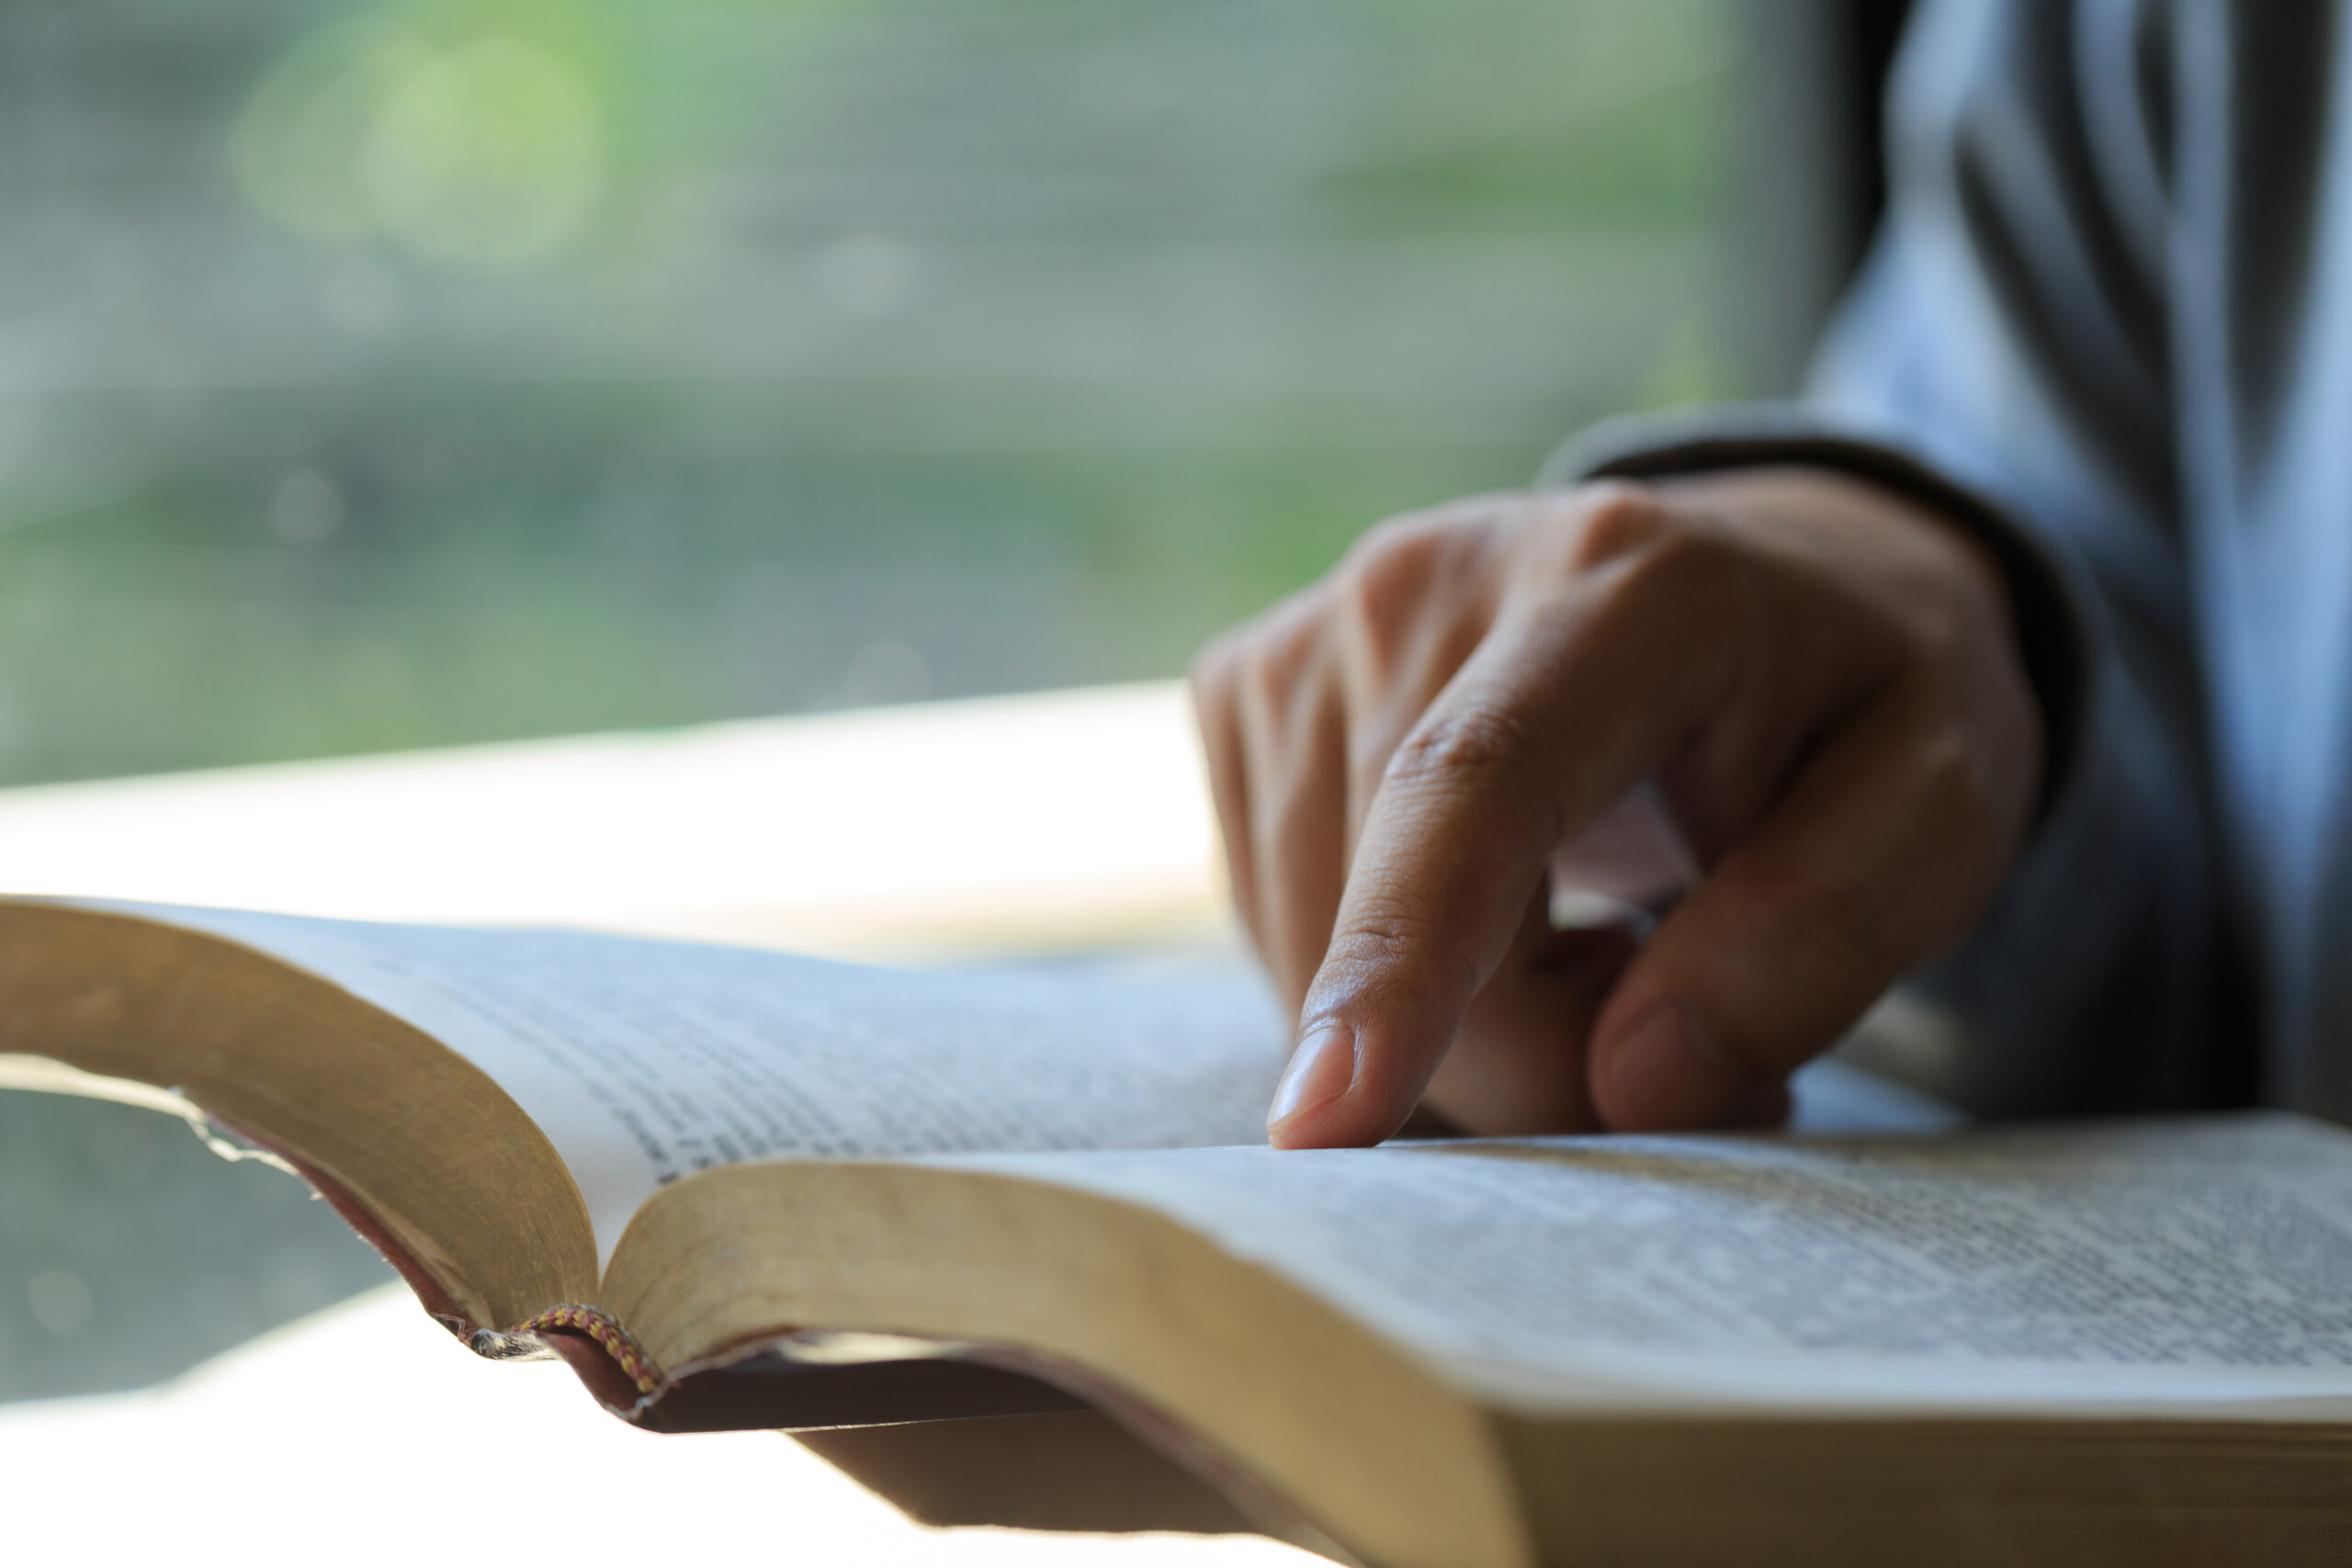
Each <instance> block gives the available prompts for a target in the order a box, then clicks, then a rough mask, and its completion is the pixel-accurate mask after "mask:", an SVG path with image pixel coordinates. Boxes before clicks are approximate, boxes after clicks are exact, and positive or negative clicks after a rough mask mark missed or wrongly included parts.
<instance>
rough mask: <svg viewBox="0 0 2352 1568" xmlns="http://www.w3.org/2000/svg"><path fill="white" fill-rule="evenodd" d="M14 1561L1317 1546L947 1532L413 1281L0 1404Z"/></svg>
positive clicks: (1108, 1553) (977, 1553) (1232, 1561)
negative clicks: (215, 1355)
mask: <svg viewBox="0 0 2352 1568" xmlns="http://www.w3.org/2000/svg"><path fill="white" fill-rule="evenodd" d="M0 1478H5V1479H0V1486H5V1487H6V1493H7V1496H8V1525H7V1534H6V1540H7V1545H8V1560H9V1561H11V1562H25V1563H31V1562H61V1563H62V1562H87V1563H98V1562H125V1563H128V1562H155V1563H170V1564H174V1565H187V1568H196V1565H201V1564H209V1563H216V1562H217V1563H222V1564H229V1563H236V1564H245V1563H254V1562H316V1563H330V1562H332V1563H338V1564H372V1563H379V1562H380V1563H402V1564H413V1563H418V1562H569V1563H595V1562H656V1561H661V1562H729V1563H745V1564H752V1563H763V1562H775V1563H809V1564H822V1565H824V1568H880V1565H882V1564H893V1565H895V1564H899V1563H906V1564H910V1565H912V1564H922V1565H928V1564H933V1563H937V1564H942V1565H953V1564H966V1563H969V1564H1004V1565H1007V1568H1010V1565H1011V1564H1014V1563H1037V1564H1040V1565H1045V1568H1051V1565H1053V1564H1058V1563H1069V1564H1072V1565H1076V1564H1079V1563H1092V1562H1116V1563H1123V1564H1127V1563H1131V1564H1134V1565H1135V1568H1157V1565H1162V1564H1164V1565H1166V1568H1178V1565H1180V1564H1182V1565H1198V1568H1244V1565H1247V1564H1255V1565H1259V1568H1280V1565H1283V1564H1297V1565H1301V1568H1304V1565H1305V1564H1307V1563H1311V1562H1317V1561H1319V1560H1318V1559H1317V1558H1314V1557H1311V1556H1309V1555H1308V1554H1306V1553H1305V1552H1302V1551H1295V1550H1294V1549H1292V1548H1290V1547H1286V1546H1281V1545H1278V1544H1276V1543H1274V1542H1272V1541H1267V1540H1257V1539H1254V1538H1249V1537H1232V1538H1204V1537H1190V1536H1130V1537H1104V1536H1056V1535H1042V1534H1034V1533H1029V1532H1023V1531H1014V1530H994V1529H964V1530H931V1529H923V1528H922V1527H921V1526H918V1525H913V1524H910V1523H909V1522H907V1520H906V1519H905V1518H903V1517H900V1516H899V1514H898V1513H897V1512H896V1511H894V1510H893V1509H892V1508H891V1507H890V1506H888V1504H886V1503H883V1502H882V1501H881V1500H880V1499H878V1498H876V1497H873V1496H870V1495H867V1494H866V1493H865V1491H863V1490H862V1489H861V1488H859V1486H858V1485H857V1484H856V1483H854V1482H853V1481H851V1480H849V1479H848V1478H847V1477H846V1476H843V1475H842V1474H841V1473H839V1472H836V1471H834V1470H832V1469H831V1468H830V1467H828V1466H827V1465H826V1464H825V1463H824V1462H823V1461H820V1460H819V1459H818V1458H816V1456H814V1455H813V1454H810V1453H809V1452H808V1451H806V1450H803V1449H802V1448H800V1447H799V1445H797V1444H796V1443H793V1442H791V1441H790V1440H789V1439H787V1438H782V1437H779V1436H777V1435H776V1434H775V1433H773V1432H729V1433H718V1434H713V1435H709V1436H703V1437H655V1436H651V1435H650V1434H647V1433H644V1432H639V1431H637V1430H635V1429H634V1428H632V1427H626V1426H623V1425H622V1424H621V1423H620V1422H618V1421H616V1420H613V1419H612V1418H611V1417H609V1416H605V1415H603V1414H602V1413H600V1412H599V1411H598V1410H597V1409H596V1407H595V1406H594V1404H593V1403H591V1401H590V1400H589V1398H588V1396H587V1394H586V1393H583V1392H582V1389H581V1387H580V1385H579V1383H578V1382H577V1381H575V1380H574V1379H573V1377H572V1375H571V1371H570V1370H569V1369H568V1368H566V1367H564V1366H562V1365H561V1364H560V1363H556V1362H548V1361H537V1362H509V1363H504V1364H501V1365H492V1364H490V1363H488V1362H485V1361H481V1360H480V1359H477V1358H475V1357H474V1356H473V1355H472V1354H471V1353H469V1351H467V1350H466V1349H465V1348H463V1347H462V1346H460V1345H458V1342H457V1341H456V1340H454V1339H452V1338H450V1337H449V1336H448V1335H447V1334H446V1333H444V1332H443V1331H442V1330H441V1329H440V1328H439V1327H437V1326H436V1325H435V1324H434V1323H433V1322H432V1321H431V1320H430V1319H429V1318H427V1317H426V1316H425V1315H424V1313H423V1312H421V1311H420V1310H418V1308H417V1305H416V1303H415V1301H414V1299H413V1298H412V1297H411V1296H410V1295H409V1294H408V1292H407V1291H406V1290H404V1289H395V1290H387V1291H380V1292H374V1293H371V1294H369V1295H366V1296H362V1297H359V1298H358V1299H356V1300H355V1301H352V1302H349V1303H345V1304H344V1305H343V1306H340V1307H336V1308H334V1309H333V1310H332V1311H329V1312H326V1313H322V1314H320V1315H319V1316H317V1317H314V1318H311V1319H310V1320H309V1321H307V1322H304V1323H299V1324H295V1325H291V1326H289V1327H288V1328H286V1329H282V1330H280V1331H279V1332H277V1333H276V1334H273V1335H271V1336H269V1337H266V1338H264V1339H261V1340H258V1341H256V1342H255V1343H254V1344H253V1345H250V1346H248V1347H246V1348H243V1349H242V1350H239V1351H237V1352H236V1353H235V1354H233V1355H230V1356H225V1357H222V1358H221V1359H220V1360H218V1361H215V1362H213V1363H212V1364H210V1365H209V1366H207V1367H203V1368H199V1369H198V1371H195V1372H193V1373H191V1374H190V1375H188V1376H187V1378H185V1379H182V1380H181V1381H179V1382H177V1383H175V1384H170V1385H166V1386H165V1387H164V1388H161V1389H157V1390H153V1391H151V1392H148V1393H138V1394H129V1395H117V1396H109V1397H106V1398H99V1399H85V1400H61V1401H56V1402H53V1403H50V1404H19V1405H14V1406H0Z"/></svg>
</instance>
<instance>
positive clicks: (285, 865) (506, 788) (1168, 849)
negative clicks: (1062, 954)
mask: <svg viewBox="0 0 2352 1568" xmlns="http://www.w3.org/2000/svg"><path fill="white" fill-rule="evenodd" d="M1219 877H1220V871H1219V867H1218V859H1217V853H1216V827H1215V823H1214V820H1213V813H1212V812H1211V810H1210V807H1209V805H1208V797H1207V790H1206V787H1205V784H1204V780H1203V775H1202V771H1201V761H1200V754H1199V749H1198V743H1197V742H1196V741H1195V739H1193V724H1192V718H1191V714H1190V709H1189V707H1188V706H1187V704H1186V700H1185V696H1184V693H1183V690H1182V687H1181V686H1179V685H1176V684H1174V683H1172V682H1171V683H1166V684H1148V685H1137V686H1123V687H1106V688H1101V689H1096V690H1089V691H1076V692H1065V693H1050V694H1043V695H1038V696H1025V697H1002V698H989V699H983V700H978V701H971V702H959V703H937V704H927V705H910V706H905V707H897V708H882V709H872V710H867V711H864V712H856V713H843V714H837V715H827V716H817V717H810V718H792V719H773V720H759V721H752V722H748V723H740V724H726V725H710V726H705V727H701V728H692V729H681V730H673V731H665V732H659V733H649V734H632V735H607V736H584V737H579V738H574V739H560V740H546V741H530V742H524V743H519V744H514V745H505V746H481V747H469V748H464V749H459V750H446V751H428V752H414V753H410V754H407V755H402V756H391V757H366V758H354V759H345V760H339V761H323V762H300V763H288V764H280V765H276V766H270V767H255V768H237V769H222V770H219V771H217V772H212V773H187V774H181V775H176V776H164V777H156V778H145V779H126V780H113V781H107V782H104V783H98V784H60V785H48V786H42V787H38V788H29V789H17V790H7V791H0V891H6V892H10V893H29V894H62V895H69V896H73V897H93V898H129V899H144V900H148V901H152V902H156V903H172V904H209V905H223V906H231V907H238V908H258V909H275V910H281V911H284V912H287V913H292V914H306V915H327V916H341V917H345V918H349V919H391V920H441V921H453V922H461V923H481V924H513V923H518V922H532V923H550V922H552V923H561V924H566V925H580V926H593V927H597V928H600V929H605V930H613V931H637V932H643V933H648V934H653V935H676V936H687V937H703V938H707V939H711V940H719V941H733V942H760V943H772V944H775V945H777V946H784V947H791V948H796V949H798V950H800V951H804V952H816V953H832V954H838V955H842V956H854V957H866V956H879V955H889V956H933V955H952V954H975V955H978V954H984V953H1001V952H1008V951H1033V952H1034V951H1041V950H1051V949H1055V948H1067V947H1072V946H1077V947H1100V946H1103V945H1108V944H1114V943H1136V942H1151V941H1165V940H1171V939H1172V940H1179V941H1182V940H1187V939H1197V938H1199V937H1201V936H1204V935H1205V934H1210V933H1214V932H1216V931H1221V930H1222V929H1223V922H1224V920H1225V918H1226V917H1225V913H1224V897H1223V891H1222V885H1221V883H1220V881H1219Z"/></svg>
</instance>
